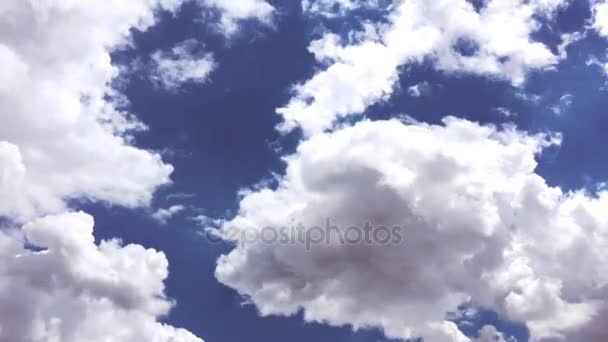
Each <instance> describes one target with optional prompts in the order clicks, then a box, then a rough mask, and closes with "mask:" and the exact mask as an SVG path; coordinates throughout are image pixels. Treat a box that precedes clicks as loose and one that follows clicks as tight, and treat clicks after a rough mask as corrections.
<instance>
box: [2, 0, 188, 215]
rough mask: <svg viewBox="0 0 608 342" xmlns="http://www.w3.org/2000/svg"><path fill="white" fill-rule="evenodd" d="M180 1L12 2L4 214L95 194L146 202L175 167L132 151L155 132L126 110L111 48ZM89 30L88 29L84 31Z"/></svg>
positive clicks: (6, 31) (7, 12) (7, 37)
mask: <svg viewBox="0 0 608 342" xmlns="http://www.w3.org/2000/svg"><path fill="white" fill-rule="evenodd" d="M178 5H179V1H167V0H162V1H160V0H159V1H152V0H137V1H128V2H125V1H121V0H112V1H84V2H83V1H70V0H63V1H33V0H32V1H22V0H9V1H3V2H2V4H1V5H0V41H1V43H0V64H1V65H2V66H3V70H4V71H3V72H2V73H1V74H2V76H0V78H1V82H0V83H2V85H1V86H0V121H2V123H3V124H2V126H1V127H0V190H2V193H3V194H10V195H5V196H2V199H0V215H2V216H4V215H10V216H13V217H19V218H27V217H34V216H36V215H38V214H40V213H46V212H58V211H61V210H63V209H65V205H64V200H66V199H71V198H87V199H91V200H102V201H109V202H112V203H116V204H120V205H124V206H138V205H145V204H147V203H148V202H149V200H150V199H151V196H152V193H153V192H154V190H155V189H156V188H157V187H158V186H159V185H162V184H166V183H168V182H169V175H170V174H171V172H172V167H171V165H167V164H165V163H163V162H162V160H161V158H160V156H159V155H158V154H156V153H153V152H150V151H146V150H142V149H138V148H135V147H133V146H131V145H130V140H131V133H132V132H133V131H136V130H140V129H144V128H145V126H144V125H142V124H141V123H140V122H138V121H137V120H136V119H134V118H133V117H132V116H131V115H129V114H128V113H125V112H124V111H122V110H121V109H120V108H119V106H118V102H119V101H116V100H111V99H110V100H108V98H114V99H116V98H117V97H116V96H113V95H115V94H114V93H113V91H112V89H111V88H110V82H111V81H112V80H113V79H114V78H115V77H116V76H117V68H116V67H115V66H113V65H112V63H111V59H110V51H111V49H112V48H115V47H116V46H119V45H122V44H126V43H128V38H129V33H130V30H131V29H133V28H135V29H142V30H143V29H145V28H147V27H148V26H150V25H152V24H153V23H154V11H155V10H157V9H159V8H163V9H166V10H174V9H175V8H176V7H177V6H178ZM83 28H86V29H83Z"/></svg>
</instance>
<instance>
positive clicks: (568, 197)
mask: <svg viewBox="0 0 608 342" xmlns="http://www.w3.org/2000/svg"><path fill="white" fill-rule="evenodd" d="M559 142H560V137H559V135H552V134H536V135H532V134H528V133H525V132H521V131H517V130H516V129H514V128H513V127H510V126H506V127H504V128H497V127H494V126H483V125H479V124H477V123H473V122H469V121H466V120H463V119H456V118H452V117H451V118H446V119H445V120H444V123H443V125H428V124H423V123H403V122H400V121H397V120H390V121H375V122H370V121H363V122H360V123H357V124H355V125H354V126H351V127H346V128H343V129H340V130H337V131H335V132H330V133H324V134H319V135H315V136H313V137H311V138H310V139H309V140H306V141H304V142H302V143H301V145H300V146H299V148H298V150H297V152H296V153H295V154H294V155H291V156H289V157H287V158H286V162H287V169H286V173H285V175H284V176H283V177H282V178H281V179H280V181H279V184H278V186H277V187H276V188H271V187H263V188H259V189H254V190H252V191H251V192H248V193H245V195H244V197H243V198H242V200H241V202H240V205H239V212H238V214H237V215H236V217H235V218H234V219H232V220H231V221H228V222H224V223H223V224H222V228H221V231H222V232H223V233H226V238H228V236H229V237H230V239H233V240H235V242H243V241H239V240H241V239H243V238H246V237H248V236H252V233H254V234H255V233H261V230H265V231H266V234H268V232H267V230H268V229H269V228H268V227H270V228H272V229H279V228H280V227H285V226H290V225H294V224H298V223H302V225H303V226H304V227H305V228H306V230H305V232H312V230H313V228H311V227H314V226H319V225H322V224H323V222H324V220H325V218H327V217H330V218H331V219H332V220H333V222H334V224H335V225H336V226H337V227H338V228H339V229H340V230H346V229H347V227H350V226H351V225H361V224H363V222H366V221H368V220H371V221H372V222H374V224H375V225H385V226H388V227H393V226H398V227H400V231H401V234H402V236H403V243H395V244H389V245H377V244H369V243H359V244H341V243H340V242H339V241H338V240H335V239H332V240H330V241H329V243H324V244H323V243H322V244H318V245H314V246H312V248H310V250H309V251H308V250H307V249H306V248H305V246H304V245H303V243H301V242H300V240H291V242H289V243H268V241H265V240H261V239H260V240H255V241H253V242H252V241H251V240H250V241H247V242H248V243H245V244H242V243H237V244H236V246H237V247H236V248H235V249H234V250H233V251H232V252H230V253H229V254H227V255H224V256H222V257H221V258H220V259H219V261H218V266H217V269H216V277H217V279H218V280H219V281H221V282H222V283H224V284H226V285H228V286H230V287H232V288H234V289H236V290H237V291H238V292H239V293H240V294H242V295H243V296H245V297H246V298H247V300H248V301H250V302H251V303H253V304H255V305H256V306H257V308H258V309H259V310H260V312H261V314H262V315H294V314H296V313H298V312H300V310H302V311H303V315H304V318H305V319H306V320H308V321H316V322H325V323H328V324H331V325H336V326H341V325H351V326H352V327H354V328H355V329H357V328H362V327H378V328H381V329H383V330H384V332H385V334H386V335H387V336H389V337H394V338H411V337H416V336H422V337H424V338H425V340H427V341H433V342H444V341H450V342H454V341H470V339H469V338H467V337H465V336H463V334H462V333H461V332H460V331H459V330H458V328H457V325H456V324H454V323H452V322H450V321H449V320H448V319H446V317H449V315H448V313H449V312H451V311H455V310H456V308H457V307H458V306H460V305H462V304H463V303H467V304H469V305H472V306H473V307H477V308H486V309H491V310H494V311H496V312H498V313H500V314H502V315H503V316H505V317H506V318H509V319H512V320H516V321H521V322H525V323H527V324H528V327H529V328H530V330H531V335H532V337H531V340H532V341H543V342H546V341H571V340H573V339H570V338H571V337H572V336H605V334H606V332H607V330H606V328H605V324H603V323H602V322H604V323H605V316H603V313H604V312H605V310H606V308H607V307H608V301H607V300H606V298H607V297H606V291H607V290H608V275H606V273H605V269H606V267H608V256H607V254H606V253H605V250H606V248H607V247H608V216H607V215H606V214H605V208H606V206H607V205H608V192H605V191H604V192H600V193H599V194H598V195H597V197H594V196H590V195H588V194H587V193H586V192H584V191H577V192H572V193H565V192H563V191H562V190H561V189H560V188H557V187H551V186H549V185H548V184H547V183H546V182H545V180H544V179H543V178H542V177H541V176H539V175H538V174H536V173H535V168H536V166H537V162H536V160H535V158H536V156H537V155H538V154H539V153H541V152H542V150H543V149H546V148H548V147H550V146H552V145H555V144H559ZM235 229H240V230H241V233H240V234H235V233H234V231H235ZM282 232H283V233H284V232H285V230H282ZM305 234H306V233H305ZM288 241H290V240H289V239H288ZM574 269H576V270H577V271H576V272H572V270H574ZM484 329H485V330H484V331H482V335H483V336H485V335H488V334H489V335H491V333H494V330H491V329H492V328H484ZM484 334H485V335H484ZM602 334H604V335H602ZM488 338H489V337H488ZM488 338H485V339H483V338H482V339H481V340H482V341H486V340H488ZM594 338H595V339H591V338H588V339H585V341H587V342H600V341H603V340H604V339H602V338H599V337H594ZM489 340H492V339H491V338H490V339H489ZM574 340H576V339H574Z"/></svg>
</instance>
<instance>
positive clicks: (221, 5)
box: [198, 0, 275, 35]
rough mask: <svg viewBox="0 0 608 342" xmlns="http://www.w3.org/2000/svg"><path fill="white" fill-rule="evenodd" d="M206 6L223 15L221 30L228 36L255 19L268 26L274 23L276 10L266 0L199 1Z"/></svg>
mask: <svg viewBox="0 0 608 342" xmlns="http://www.w3.org/2000/svg"><path fill="white" fill-rule="evenodd" d="M198 1H199V2H201V3H202V4H203V5H205V6H210V7H213V8H216V9H217V10H219V11H220V13H221V23H220V28H221V29H222V31H223V32H224V33H225V34H226V35H232V34H234V33H236V32H237V31H238V29H239V23H240V22H241V21H243V20H246V19H254V20H257V21H259V22H261V23H265V24H267V25H269V24H271V23H272V17H273V15H274V12H275V9H274V7H272V5H270V4H269V3H268V2H266V1H265V0H198Z"/></svg>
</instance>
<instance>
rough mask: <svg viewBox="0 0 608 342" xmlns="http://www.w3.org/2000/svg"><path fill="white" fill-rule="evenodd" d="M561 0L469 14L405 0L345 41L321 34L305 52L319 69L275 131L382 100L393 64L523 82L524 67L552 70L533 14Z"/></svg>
mask: <svg viewBox="0 0 608 342" xmlns="http://www.w3.org/2000/svg"><path fill="white" fill-rule="evenodd" d="M565 3H566V1H564V0H562V1H557V0H552V1H523V0H517V1H512V0H490V1H487V2H485V3H484V6H483V7H481V8H480V9H479V11H477V10H476V9H475V7H474V6H473V4H471V3H470V2H469V1H466V0H446V1H423V0H406V1H402V2H400V4H398V5H395V7H394V10H393V13H392V14H391V15H390V18H389V22H388V24H377V25H373V24H365V25H364V26H365V30H364V31H363V32H360V33H357V34H351V37H354V38H355V39H351V41H349V42H344V41H343V40H342V39H341V38H339V37H338V35H336V34H333V33H327V34H325V35H324V36H323V37H322V38H320V39H319V40H317V41H314V42H312V43H311V45H310V47H309V50H310V51H311V52H312V53H313V54H314V55H315V57H316V58H317V60H318V61H320V62H322V63H323V64H326V65H327V68H326V69H324V70H322V71H320V72H319V73H317V74H316V75H314V76H313V77H312V78H311V79H310V80H308V81H306V82H304V83H302V84H299V85H297V86H296V87H295V89H294V91H295V96H294V97H293V98H292V99H291V101H290V102H289V103H288V104H287V105H286V106H285V107H283V108H280V109H278V110H277V112H278V113H279V114H280V115H282V116H283V118H284V123H283V124H282V125H281V126H280V129H281V130H282V131H289V130H292V129H294V128H296V127H301V128H302V129H303V130H304V133H305V134H307V135H311V134H315V133H318V132H322V131H323V130H325V129H328V128H331V126H332V123H333V122H334V121H336V120H337V119H339V118H342V117H345V116H348V115H352V114H359V113H361V112H363V111H364V110H365V109H366V108H367V106H369V105H370V104H373V103H375V102H377V101H379V100H382V99H385V98H387V97H389V96H390V95H391V94H392V92H393V88H394V84H395V82H396V80H397V78H398V73H399V67H400V66H402V65H404V64H409V63H415V62H420V61H422V60H424V59H431V60H433V61H434V64H435V66H436V68H438V69H439V70H443V71H446V72H459V73H460V72H466V73H473V74H481V75H488V76H491V77H499V78H504V79H508V80H510V81H511V82H512V83H513V84H515V85H520V84H522V83H523V82H524V80H525V77H526V74H527V72H528V71H530V70H536V69H544V68H548V67H551V66H553V65H555V64H556V63H557V62H558V60H559V55H556V54H554V53H552V52H551V50H550V49H549V48H548V47H547V46H545V45H544V44H543V43H541V42H538V41H534V39H533V38H532V34H533V33H534V32H535V31H536V30H537V29H538V27H539V25H540V24H539V22H538V19H537V18H538V16H543V17H551V16H552V14H553V13H554V12H555V10H556V9H557V8H558V7H560V6H562V5H564V4H565Z"/></svg>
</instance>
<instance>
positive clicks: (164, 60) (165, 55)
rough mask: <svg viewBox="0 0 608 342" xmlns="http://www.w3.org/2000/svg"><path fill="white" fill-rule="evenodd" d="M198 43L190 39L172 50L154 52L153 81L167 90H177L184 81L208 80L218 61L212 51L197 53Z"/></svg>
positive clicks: (200, 81)
mask: <svg viewBox="0 0 608 342" xmlns="http://www.w3.org/2000/svg"><path fill="white" fill-rule="evenodd" d="M197 45H198V43H197V42H196V40H194V39H189V40H186V41H183V42H181V43H179V44H177V45H176V46H175V47H173V48H172V49H171V50H170V51H156V52H155V53H153V54H152V61H153V63H154V68H155V71H154V72H153V73H152V74H151V75H150V77H151V79H152V81H153V82H155V83H156V84H158V85H159V86H161V87H163V88H164V89H166V90H176V89H178V88H179V87H180V86H181V85H182V84H184V83H203V82H205V81H207V79H208V77H209V74H211V72H212V71H213V69H215V65H216V63H215V61H214V59H213V55H211V54H210V53H197V51H196V50H197Z"/></svg>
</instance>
